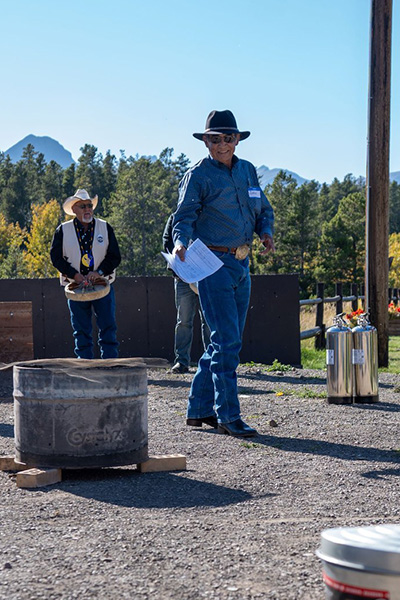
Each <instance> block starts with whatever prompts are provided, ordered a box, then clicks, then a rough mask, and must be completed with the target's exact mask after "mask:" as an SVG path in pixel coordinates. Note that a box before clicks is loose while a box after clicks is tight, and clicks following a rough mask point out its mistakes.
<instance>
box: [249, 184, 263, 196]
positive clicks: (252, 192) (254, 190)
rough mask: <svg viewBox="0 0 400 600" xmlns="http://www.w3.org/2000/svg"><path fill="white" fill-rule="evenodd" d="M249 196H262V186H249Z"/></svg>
mask: <svg viewBox="0 0 400 600" xmlns="http://www.w3.org/2000/svg"><path fill="white" fill-rule="evenodd" d="M249 198H261V190H260V188H255V187H249Z"/></svg>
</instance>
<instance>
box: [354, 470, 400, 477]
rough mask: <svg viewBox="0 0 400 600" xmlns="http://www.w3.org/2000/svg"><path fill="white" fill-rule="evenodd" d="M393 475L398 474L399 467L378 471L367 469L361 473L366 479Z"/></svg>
mask: <svg viewBox="0 0 400 600" xmlns="http://www.w3.org/2000/svg"><path fill="white" fill-rule="evenodd" d="M391 475H394V476H395V477H399V476H400V469H380V470H378V471H367V472H366V473H363V474H362V476H363V477H366V478H367V479H386V478H387V477H390V476H391Z"/></svg>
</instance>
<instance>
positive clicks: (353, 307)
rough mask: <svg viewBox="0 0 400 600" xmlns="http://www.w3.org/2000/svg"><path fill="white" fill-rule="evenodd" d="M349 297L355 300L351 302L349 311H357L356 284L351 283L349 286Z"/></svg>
mask: <svg viewBox="0 0 400 600" xmlns="http://www.w3.org/2000/svg"><path fill="white" fill-rule="evenodd" d="M350 296H355V297H356V299H355V300H352V301H351V310H357V309H358V285H357V284H356V283H352V284H351V285H350Z"/></svg>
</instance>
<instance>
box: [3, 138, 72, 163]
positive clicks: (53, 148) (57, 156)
mask: <svg viewBox="0 0 400 600" xmlns="http://www.w3.org/2000/svg"><path fill="white" fill-rule="evenodd" d="M28 144H32V146H34V148H35V150H36V152H41V153H42V154H44V158H45V161H46V162H47V163H49V162H50V161H51V160H54V161H55V162H56V163H58V164H59V165H60V166H61V167H62V168H63V169H66V168H67V167H69V166H70V165H71V164H72V163H73V162H75V161H74V159H73V158H72V154H71V152H69V151H68V150H66V149H65V148H64V146H62V145H61V144H60V143H59V142H57V140H53V138H51V137H48V136H47V135H44V136H37V135H32V134H31V135H27V136H26V137H24V139H23V140H21V141H19V142H17V143H16V144H14V146H11V148H9V149H8V150H6V151H5V154H8V155H9V157H10V158H11V160H12V162H17V161H18V160H20V158H21V157H22V152H23V150H24V148H26V147H27V145H28Z"/></svg>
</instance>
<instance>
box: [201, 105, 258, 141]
mask: <svg viewBox="0 0 400 600" xmlns="http://www.w3.org/2000/svg"><path fill="white" fill-rule="evenodd" d="M215 133H217V134H218V133H221V134H225V133H226V134H229V133H240V139H241V140H245V139H246V138H248V137H249V135H250V131H239V129H238V128H237V125H236V119H235V117H234V116H233V113H232V112H231V111H230V110H212V111H211V112H210V114H209V115H208V117H207V121H206V130H205V131H204V133H194V134H193V136H194V137H195V138H196V139H197V140H202V139H203V135H210V134H215Z"/></svg>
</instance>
